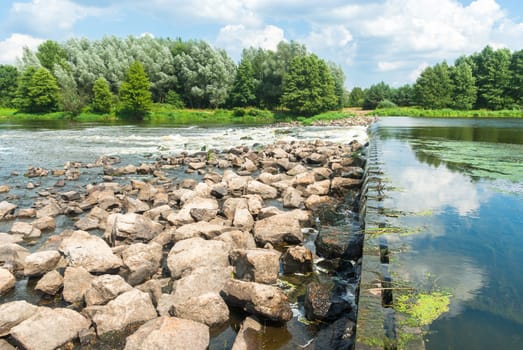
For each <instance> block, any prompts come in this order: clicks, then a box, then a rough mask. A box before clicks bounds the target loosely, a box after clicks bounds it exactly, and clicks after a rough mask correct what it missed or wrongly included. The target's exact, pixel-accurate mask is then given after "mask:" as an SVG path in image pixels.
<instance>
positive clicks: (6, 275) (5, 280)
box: [0, 268, 16, 295]
mask: <svg viewBox="0 0 523 350" xmlns="http://www.w3.org/2000/svg"><path fill="white" fill-rule="evenodd" d="M15 284H16V278H15V276H13V274H12V273H11V272H9V270H6V269H3V268H0V295H3V294H5V293H6V292H8V291H10V290H11V289H13V288H14V287H15Z"/></svg>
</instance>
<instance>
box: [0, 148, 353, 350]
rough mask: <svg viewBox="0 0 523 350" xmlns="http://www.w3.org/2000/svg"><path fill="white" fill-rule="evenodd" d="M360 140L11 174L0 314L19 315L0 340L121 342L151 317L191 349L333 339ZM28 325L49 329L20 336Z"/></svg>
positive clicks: (347, 271) (347, 276) (348, 282)
mask: <svg viewBox="0 0 523 350" xmlns="http://www.w3.org/2000/svg"><path fill="white" fill-rule="evenodd" d="M361 147H362V145H361V144H359V143H357V142H352V143H350V144H347V143H335V142H329V141H278V142H276V143H273V144H269V145H265V146H263V147H260V146H256V148H250V147H246V146H238V147H232V148H230V149H228V150H218V149H206V150H205V151H201V152H194V153H188V152H185V153H182V154H179V155H165V154H162V155H158V156H157V160H156V161H152V162H147V163H142V164H121V163H118V162H119V158H118V157H101V158H99V159H98V160H97V161H95V162H92V163H84V162H81V161H78V160H76V161H74V162H67V163H66V164H64V166H63V168H54V169H52V168H46V167H33V168H30V169H19V171H18V173H25V175H26V177H25V178H21V176H20V175H16V172H13V174H12V175H10V176H9V177H8V178H7V180H6V181H5V187H2V193H1V194H0V199H1V202H2V205H1V208H2V211H0V214H1V215H0V216H1V218H2V220H1V221H0V231H6V233H5V234H2V235H0V237H1V239H2V243H1V244H2V249H0V252H2V254H4V252H5V253H6V254H7V256H9V257H12V258H9V259H3V258H2V259H0V261H6V260H8V261H9V262H8V263H7V264H4V266H3V268H2V269H1V270H2V273H3V275H2V281H3V282H5V283H4V284H3V286H4V289H9V291H7V294H4V295H3V296H2V297H0V299H1V300H2V301H3V304H2V305H0V308H2V310H3V311H2V312H0V318H1V317H2V315H7V314H9V315H17V316H19V317H17V322H16V323H18V325H15V324H11V325H10V326H9V327H8V328H9V329H6V330H5V332H6V333H2V334H3V336H5V335H6V334H8V333H9V334H10V335H9V336H8V337H7V338H4V340H7V341H8V342H10V343H12V344H14V345H16V344H23V345H24V346H25V347H26V348H29V349H31V348H35V349H36V348H38V349H40V347H38V346H41V344H43V343H44V341H45V340H46V339H47V338H46V337H47V336H49V337H53V338H54V340H53V343H52V344H53V345H52V347H53V348H54V347H56V346H60V345H62V344H63V343H67V342H71V341H72V342H73V343H77V342H81V343H84V345H85V344H91V345H92V344H93V343H96V344H98V345H103V344H111V346H113V347H112V348H123V345H124V344H125V342H126V340H125V339H126V337H128V338H127V343H128V344H135V343H136V344H137V345H136V348H143V347H144V346H146V342H147V341H148V339H147V338H146V337H145V336H144V337H141V336H140V334H142V333H146V332H149V331H151V330H154V329H156V328H157V327H162V326H164V327H169V328H170V327H172V329H173V331H174V330H176V329H177V328H176V327H185V328H187V329H188V330H186V331H185V332H184V334H185V335H186V336H187V337H189V338H190V339H189V338H184V342H187V341H191V343H193V344H195V345H194V346H195V348H199V346H200V345H201V348H202V349H203V348H207V347H208V346H209V347H210V348H211V349H213V348H220V346H221V347H223V343H224V342H231V341H236V342H238V343H241V341H242V339H243V338H242V337H243V335H245V334H248V333H250V332H257V333H258V334H259V337H256V338H257V339H258V341H259V342H261V343H260V346H266V345H268V344H269V343H272V344H273V345H274V343H273V342H274V340H275V339H277V341H278V342H282V343H281V345H284V344H286V343H288V342H289V341H291V342H292V343H293V344H295V345H296V346H298V345H307V344H308V347H309V348H311V347H312V346H314V345H313V344H317V345H316V346H317V347H321V346H323V347H324V348H335V347H333V346H332V344H333V342H335V341H339V342H342V343H343V344H345V345H347V344H348V343H347V342H352V341H353V337H350V338H346V337H344V336H343V334H344V333H346V332H349V333H350V334H351V335H353V333H354V321H355V304H354V302H355V300H354V295H356V292H355V290H356V286H357V278H358V277H357V276H358V270H359V267H358V266H359V262H358V261H359V255H360V254H361V237H362V236H361V234H360V233H359V231H358V230H359V222H358V219H357V218H358V215H357V214H355V213H357V207H358V205H357V198H358V193H359V188H360V186H361V183H362V176H363V169H362V168H361V167H362V165H363V164H362V159H361V158H360V157H359V156H358V153H359V151H360V150H361ZM20 180H22V181H21V182H20ZM15 183H16V184H17V185H14V184H15ZM27 194H29V198H32V200H31V201H28V200H27V198H28V195H27ZM351 212H353V213H354V214H352V215H350V214H348V213H351ZM349 247H350V249H349ZM358 247H359V248H358ZM202 251H208V253H207V254H203V255H202ZM13 252H16V254H14V255H13V254H11V253H13ZM136 256H140V259H135V258H134V257H136ZM280 264H282V266H283V270H280ZM4 275H5V276H4ZM233 276H234V278H233ZM4 277H5V278H4ZM13 278H14V281H13ZM348 287H350V288H348ZM347 288H348V289H347ZM0 289H2V288H0ZM16 300H18V301H16ZM20 300H28V301H29V303H27V304H24V303H21V302H20ZM44 305H52V306H68V308H60V307H58V308H55V309H48V307H47V306H44ZM331 306H332V307H331ZM122 307H125V308H126V309H127V310H132V311H129V312H126V313H125V314H124V315H122V314H121V312H117V310H120V308H122ZM70 309H74V311H73V310H70ZM6 310H7V311H6ZM4 311H6V312H4ZM33 313H36V315H38V317H37V316H34V317H30V316H31V314H33ZM24 315H25V316H24ZM172 316H176V318H174V317H172ZM246 316H249V317H248V318H245V317H246ZM194 318H196V319H194ZM57 319H58V320H63V322H64V323H67V327H65V326H64V327H61V326H60V322H62V321H60V322H57V321H56V320H57ZM187 319H191V320H187ZM244 319H245V321H243V320H244ZM51 320H52V321H51ZM38 322H40V323H43V324H47V325H49V324H53V325H54V326H53V327H46V332H42V333H38V332H34V331H33V332H32V333H31V334H30V335H28V333H27V332H26V331H25V330H27V329H33V330H34V329H37V328H39V325H40V323H38ZM144 322H147V323H146V324H145V325H143V326H142V327H141V328H139V329H138V330H137V331H136V332H135V330H136V329H137V327H138V326H140V325H142V324H143V323H144ZM173 322H174V323H173ZM73 326H74V327H73ZM240 326H241V327H240ZM72 327H73V328H74V330H75V332H73V333H74V334H72V333H71V334H69V333H67V332H65V330H66V329H67V330H69V329H72ZM224 327H225V328H226V330H225V331H223V329H224ZM238 328H240V331H239V333H238V335H236V332H235V331H237V329H238ZM296 330H298V333H296ZM133 332H135V335H130V334H131V333H133ZM66 333H67V334H66ZM289 333H292V335H291V339H290V340H289ZM78 334H80V337H79V338H78V339H75V338H76V337H77V335H78ZM235 339H236V340H235ZM0 340H2V339H0ZM213 341H214V342H215V343H213ZM310 341H312V343H311V342H310ZM216 342H218V343H220V344H217V343H216ZM115 343H118V344H120V345H115ZM34 344H39V345H34ZM212 344H215V345H214V347H213V345H212ZM339 344H341V343H339ZM33 345H34V346H33ZM95 346H96V345H95ZM128 346H131V345H128ZM133 346H135V345H133ZM130 348H133V347H130ZM126 349H127V347H126Z"/></svg>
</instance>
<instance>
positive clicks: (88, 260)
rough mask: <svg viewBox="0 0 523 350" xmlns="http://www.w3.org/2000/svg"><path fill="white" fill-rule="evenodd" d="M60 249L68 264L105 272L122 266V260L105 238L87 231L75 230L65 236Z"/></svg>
mask: <svg viewBox="0 0 523 350" xmlns="http://www.w3.org/2000/svg"><path fill="white" fill-rule="evenodd" d="M59 250H60V251H61V252H62V253H63V254H64V256H65V258H66V260H67V263H68V266H73V267H77V266H80V267H83V268H85V269H86V270H87V271H89V272H95V273H104V272H109V271H112V270H116V269H118V268H120V267H121V266H122V260H121V259H120V258H119V257H117V256H116V255H114V254H113V252H112V250H111V248H110V247H109V246H108V245H107V243H105V241H104V240H103V239H101V238H100V237H97V236H93V235H90V234H89V233H87V232H85V231H74V232H73V234H72V235H71V236H69V237H66V238H64V239H63V241H62V243H61V244H60V247H59Z"/></svg>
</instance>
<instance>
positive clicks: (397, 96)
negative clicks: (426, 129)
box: [391, 84, 415, 107]
mask: <svg viewBox="0 0 523 350" xmlns="http://www.w3.org/2000/svg"><path fill="white" fill-rule="evenodd" d="M414 100H415V97H414V88H413V87H412V85H410V84H406V85H403V86H400V87H399V88H397V89H393V91H392V96H391V101H392V102H393V103H395V104H396V105H398V106H401V107H408V106H412V105H414Z"/></svg>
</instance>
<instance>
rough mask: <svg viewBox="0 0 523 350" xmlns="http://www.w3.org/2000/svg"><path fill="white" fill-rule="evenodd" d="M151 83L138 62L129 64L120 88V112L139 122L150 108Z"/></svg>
mask: <svg viewBox="0 0 523 350" xmlns="http://www.w3.org/2000/svg"><path fill="white" fill-rule="evenodd" d="M150 88H151V83H150V82H149V78H148V77H147V74H145V71H144V69H143V65H142V64H141V63H140V62H139V61H135V62H134V63H132V64H131V66H130V67H129V69H128V70H127V73H126V75H125V80H124V81H123V82H122V85H121V86H120V101H121V103H122V112H123V113H124V114H127V115H130V116H132V117H134V118H135V119H138V120H141V119H143V117H144V116H145V115H147V113H149V111H150V110H151V107H152V99H151V91H150V90H149V89H150Z"/></svg>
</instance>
